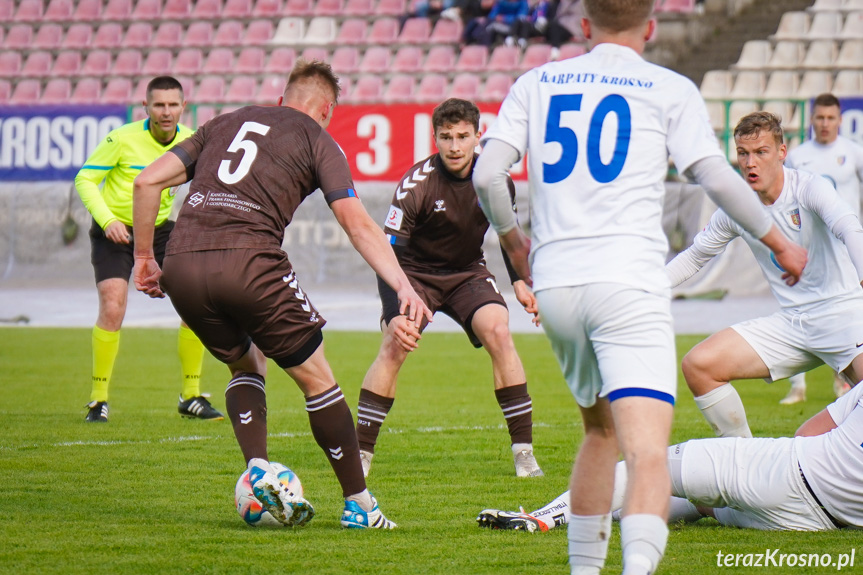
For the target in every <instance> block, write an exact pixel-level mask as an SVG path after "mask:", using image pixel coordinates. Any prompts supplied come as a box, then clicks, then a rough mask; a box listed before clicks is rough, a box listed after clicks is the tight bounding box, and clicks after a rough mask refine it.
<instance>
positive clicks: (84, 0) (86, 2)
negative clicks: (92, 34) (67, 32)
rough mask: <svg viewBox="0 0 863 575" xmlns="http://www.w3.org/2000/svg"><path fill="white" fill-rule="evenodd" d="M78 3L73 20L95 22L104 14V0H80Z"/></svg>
mask: <svg viewBox="0 0 863 575" xmlns="http://www.w3.org/2000/svg"><path fill="white" fill-rule="evenodd" d="M76 4H77V6H76V8H75V13H74V14H72V21H73V22H93V21H95V20H98V19H99V18H100V16H101V15H102V0H80V1H79V2H77V3H76Z"/></svg>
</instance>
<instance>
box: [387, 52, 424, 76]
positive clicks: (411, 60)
mask: <svg viewBox="0 0 863 575" xmlns="http://www.w3.org/2000/svg"><path fill="white" fill-rule="evenodd" d="M424 56H425V52H424V51H423V49H422V48H420V47H419V46H402V47H401V48H399V49H398V51H397V52H396V56H395V58H394V59H393V72H402V73H406V74H416V73H419V72H421V71H422V70H423V67H422V65H423V57H424Z"/></svg>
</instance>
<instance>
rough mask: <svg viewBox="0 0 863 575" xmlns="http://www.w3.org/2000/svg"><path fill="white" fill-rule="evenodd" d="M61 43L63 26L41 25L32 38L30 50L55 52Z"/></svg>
mask: <svg viewBox="0 0 863 575" xmlns="http://www.w3.org/2000/svg"><path fill="white" fill-rule="evenodd" d="M62 41H63V26H61V25H60V24H42V25H41V26H39V29H38V30H37V31H36V35H35V36H34V37H33V43H32V44H31V45H30V47H31V48H37V49H39V50H56V49H57V48H59V47H60V43H61V42H62Z"/></svg>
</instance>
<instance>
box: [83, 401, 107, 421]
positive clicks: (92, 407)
mask: <svg viewBox="0 0 863 575" xmlns="http://www.w3.org/2000/svg"><path fill="white" fill-rule="evenodd" d="M87 407H88V408H89V409H88V410H87V416H86V417H85V418H84V421H86V422H88V423H108V402H107V401H91V402H90V403H88V404H87Z"/></svg>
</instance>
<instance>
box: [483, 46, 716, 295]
mask: <svg viewBox="0 0 863 575" xmlns="http://www.w3.org/2000/svg"><path fill="white" fill-rule="evenodd" d="M491 138H494V139H497V140H501V141H503V142H506V143H508V144H510V145H511V146H513V147H514V148H515V149H516V150H518V152H519V154H521V155H523V154H524V153H525V152H529V153H528V156H527V161H528V172H529V175H530V182H531V189H532V190H533V191H532V196H531V205H530V222H531V233H532V236H533V237H532V242H533V243H532V248H531V271H532V275H533V282H534V289H535V290H542V289H548V288H553V287H562V286H573V285H583V284H588V283H597V282H613V283H621V284H625V285H631V286H634V287H638V288H641V289H644V290H647V291H650V292H654V293H666V292H667V291H668V289H669V283H668V278H667V276H666V273H665V271H664V265H665V257H666V252H667V240H666V238H665V235H664V234H663V232H662V225H661V223H662V222H661V220H662V202H663V196H664V194H665V186H664V181H665V177H666V174H667V171H668V156H669V154H670V155H671V157H672V158H673V159H674V162H675V164H676V166H677V168H678V169H679V170H680V171H681V172H683V171H685V170H686V169H688V168H689V166H691V165H692V164H693V163H695V162H697V161H698V160H701V159H703V158H706V157H709V156H721V155H722V152H721V150H720V149H719V145H718V143H717V141H716V137H715V136H714V133H713V129H712V128H711V126H710V121H709V119H708V116H707V110H706V107H705V105H704V100H702V98H701V95H700V94H699V92H698V89H697V88H696V87H695V85H694V84H693V83H692V82H691V81H690V80H688V79H686V78H684V77H683V76H681V75H679V74H677V73H675V72H672V71H671V70H668V69H665V68H662V67H660V66H657V65H655V64H651V63H649V62H646V61H645V60H644V59H643V58H641V56H639V55H638V54H637V53H636V52H635V51H634V50H632V49H630V48H626V47H623V46H619V45H615V44H599V45H597V46H596V47H594V48H593V50H591V51H590V52H589V53H588V54H585V55H583V56H580V57H577V58H571V59H568V60H563V61H560V62H551V63H549V64H546V65H544V66H541V67H539V68H536V69H534V70H531V71H530V72H527V73H526V74H524V75H523V76H522V77H521V78H519V79H518V81H517V82H516V83H515V84H514V85H513V87H512V89H511V90H510V93H509V95H508V96H507V97H506V100H505V101H504V102H503V104H502V106H501V109H500V113H499V114H498V117H497V121H496V122H495V124H494V126H493V127H492V128H491V129H490V130H489V131H488V132H486V134H485V135H484V136H483V140H484V141H485V140H488V139H491Z"/></svg>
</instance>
